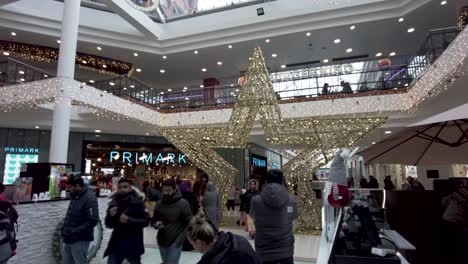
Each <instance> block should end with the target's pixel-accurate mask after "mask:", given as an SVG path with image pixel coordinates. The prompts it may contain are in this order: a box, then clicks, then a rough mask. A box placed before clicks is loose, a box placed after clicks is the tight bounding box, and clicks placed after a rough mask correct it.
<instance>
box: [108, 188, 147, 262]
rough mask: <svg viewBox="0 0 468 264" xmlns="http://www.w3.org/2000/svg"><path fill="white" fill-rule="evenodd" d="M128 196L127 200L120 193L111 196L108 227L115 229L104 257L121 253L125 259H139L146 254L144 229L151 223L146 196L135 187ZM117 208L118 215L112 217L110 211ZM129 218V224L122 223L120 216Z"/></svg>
mask: <svg viewBox="0 0 468 264" xmlns="http://www.w3.org/2000/svg"><path fill="white" fill-rule="evenodd" d="M132 188H133V191H132V192H130V193H129V194H128V198H127V199H122V198H120V197H119V196H118V193H113V194H111V196H110V198H112V200H111V202H110V203H109V208H108V209H107V215H106V220H105V222H106V227H107V228H111V229H113V231H112V236H111V239H110V240H109V245H108V246H107V249H106V251H105V252H104V257H106V256H108V255H110V254H112V253H113V252H119V254H123V256H124V257H138V256H141V255H142V254H143V253H145V246H144V244H143V228H145V227H147V226H148V224H149V222H150V217H149V215H148V210H147V209H146V208H145V204H144V200H145V195H144V194H143V193H142V192H140V191H139V190H138V189H136V188H135V187H132ZM112 207H117V208H118V210H117V214H116V215H115V216H111V215H110V214H109V209H111V208H112ZM124 213H125V214H126V215H127V216H128V223H125V224H124V223H121V222H120V216H121V215H122V214H124Z"/></svg>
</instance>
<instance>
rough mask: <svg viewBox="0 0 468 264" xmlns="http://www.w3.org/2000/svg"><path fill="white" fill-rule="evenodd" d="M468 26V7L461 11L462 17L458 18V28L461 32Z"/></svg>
mask: <svg viewBox="0 0 468 264" xmlns="http://www.w3.org/2000/svg"><path fill="white" fill-rule="evenodd" d="M467 24H468V6H465V7H463V8H462V9H461V11H460V15H459V16H458V20H457V26H458V28H459V29H460V30H463V29H464V28H465V26H466V25H467Z"/></svg>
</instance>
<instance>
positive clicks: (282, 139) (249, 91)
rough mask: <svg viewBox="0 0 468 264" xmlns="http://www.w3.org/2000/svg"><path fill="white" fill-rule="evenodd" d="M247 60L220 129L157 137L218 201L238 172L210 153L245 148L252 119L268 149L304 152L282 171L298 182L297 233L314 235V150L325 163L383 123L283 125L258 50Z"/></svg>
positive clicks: (339, 121) (370, 120) (315, 121)
mask: <svg viewBox="0 0 468 264" xmlns="http://www.w3.org/2000/svg"><path fill="white" fill-rule="evenodd" d="M251 58H252V59H251V60H250V65H249V68H248V70H247V72H246V74H245V82H244V83H243V85H242V87H241V89H240V95H239V100H238V101H237V102H236V104H235V105H234V108H233V110H232V113H231V116H230V119H229V121H228V123H227V125H226V126H225V127H215V128H210V127H204V128H184V127H178V128H171V129H162V130H161V133H162V135H164V137H166V138H167V139H168V140H169V141H170V142H171V143H172V144H174V145H175V146H176V147H177V148H178V149H180V150H181V151H182V152H184V153H185V154H186V155H187V157H189V158H190V159H191V160H192V162H193V163H194V164H195V165H197V166H198V167H199V168H201V169H202V170H204V171H205V172H207V173H208V174H209V175H210V176H211V179H212V180H213V182H214V183H215V184H216V186H217V187H218V189H219V191H220V193H222V194H223V199H226V198H227V197H226V195H227V193H228V190H229V188H230V186H231V185H232V182H233V181H234V179H235V177H236V176H237V175H238V171H237V170H236V169H235V168H234V167H232V165H230V164H229V162H227V161H226V160H224V159H222V158H221V157H220V156H219V155H217V154H216V151H215V150H216V149H220V148H244V147H245V146H246V144H247V142H248V140H249V136H250V133H251V129H252V127H253V125H254V123H255V120H256V118H257V117H258V118H259V119H260V123H261V125H262V127H263V128H264V130H265V136H266V138H267V141H268V142H269V143H272V144H278V145H298V144H300V145H302V146H306V147H307V149H306V150H305V151H303V152H302V153H300V154H299V155H298V156H297V157H296V158H294V159H292V160H291V161H290V162H288V163H287V164H286V166H285V170H284V171H285V175H286V177H287V182H288V184H292V182H297V184H298V188H299V189H300V190H301V191H300V192H301V197H299V200H300V202H299V203H298V205H299V207H300V212H301V214H300V220H299V225H300V230H301V231H303V232H314V231H315V232H316V231H318V230H320V226H321V209H320V208H321V206H322V205H321V202H320V201H318V200H315V199H314V198H313V197H314V196H312V195H311V194H312V192H313V191H312V190H311V189H310V188H311V186H310V184H309V181H308V179H309V177H310V175H311V173H312V172H313V171H314V170H315V169H317V168H318V166H319V165H320V164H322V163H320V162H319V163H317V162H315V160H314V162H311V159H314V158H315V157H316V153H317V150H318V152H319V153H328V154H329V155H328V157H326V159H325V160H329V159H330V158H331V157H330V155H331V156H332V154H333V153H332V151H331V150H332V149H336V148H337V147H348V146H351V145H352V144H354V143H355V142H356V141H357V140H358V139H360V138H362V137H364V136H365V135H366V134H367V133H369V132H370V131H372V130H373V129H375V128H376V127H378V126H380V125H381V124H382V123H383V122H384V121H385V118H381V117H376V118H336V119H314V118H308V119H301V120H291V119H283V117H282V114H281V111H280V108H279V104H278V101H277V98H276V94H275V92H274V90H273V85H272V82H271V80H270V76H269V74H268V70H267V67H266V64H265V60H264V57H263V54H262V51H261V50H260V48H255V49H254V51H253V54H252V56H251ZM213 155H214V157H215V158H214V159H213ZM293 178H294V179H295V180H294V179H293Z"/></svg>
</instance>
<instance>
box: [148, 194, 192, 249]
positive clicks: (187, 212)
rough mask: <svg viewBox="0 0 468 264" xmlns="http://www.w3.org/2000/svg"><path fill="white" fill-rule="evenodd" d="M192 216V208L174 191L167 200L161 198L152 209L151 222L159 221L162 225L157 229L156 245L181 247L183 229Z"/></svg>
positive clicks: (183, 235)
mask: <svg viewBox="0 0 468 264" xmlns="http://www.w3.org/2000/svg"><path fill="white" fill-rule="evenodd" d="M191 218H192V209H191V208H190V205H189V203H188V202H187V201H186V200H185V199H183V198H182V194H181V193H180V192H176V193H175V194H173V195H172V197H171V198H170V199H169V200H166V199H164V197H163V199H162V202H161V203H158V205H157V206H156V208H155V210H154V216H153V224H154V223H156V222H158V221H161V222H162V223H163V224H164V227H163V228H161V229H159V231H158V237H157V240H158V245H159V246H160V247H170V246H172V245H175V246H176V247H181V246H182V244H183V242H184V240H185V229H186V228H187V226H188V224H189V223H190V219H191Z"/></svg>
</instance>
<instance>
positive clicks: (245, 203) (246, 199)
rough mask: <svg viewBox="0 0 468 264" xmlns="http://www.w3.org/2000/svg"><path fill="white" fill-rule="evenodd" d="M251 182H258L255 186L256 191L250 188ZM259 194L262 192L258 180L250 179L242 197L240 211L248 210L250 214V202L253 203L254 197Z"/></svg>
mask: <svg viewBox="0 0 468 264" xmlns="http://www.w3.org/2000/svg"><path fill="white" fill-rule="evenodd" d="M251 182H255V183H256V184H257V187H256V188H255V190H254V191H252V190H251V189H250V183H251ZM258 194H260V193H259V192H258V182H257V181H256V180H254V179H251V180H249V182H248V183H247V191H246V192H245V193H244V194H242V195H241V197H240V199H241V205H240V211H242V212H246V213H247V214H248V213H249V212H250V204H251V201H252V198H253V197H254V196H257V195H258Z"/></svg>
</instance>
